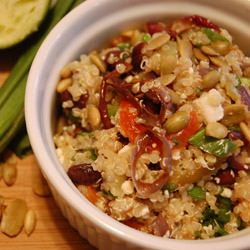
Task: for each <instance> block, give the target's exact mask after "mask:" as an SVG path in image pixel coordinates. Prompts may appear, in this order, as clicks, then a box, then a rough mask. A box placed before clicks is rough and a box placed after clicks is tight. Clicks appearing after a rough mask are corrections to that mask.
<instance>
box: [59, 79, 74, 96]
mask: <svg viewBox="0 0 250 250" xmlns="http://www.w3.org/2000/svg"><path fill="white" fill-rule="evenodd" d="M71 84H72V79H71V78H65V79H62V80H60V81H59V83H58V84H57V87H56V91H57V92H58V93H62V92H64V91H65V90H66V89H67V88H68V87H69V86H70V85H71Z"/></svg>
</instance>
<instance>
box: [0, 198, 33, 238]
mask: <svg viewBox="0 0 250 250" xmlns="http://www.w3.org/2000/svg"><path fill="white" fill-rule="evenodd" d="M27 210H28V209H27V205H26V202H25V201H24V200H21V199H16V200H14V201H12V202H11V203H10V204H9V205H8V206H7V207H6V208H5V209H4V212H3V217H2V221H1V231H2V232H3V233H5V234H6V235H8V236H10V237H13V236H16V235H18V234H19V233H20V232H21V230H22V228H23V225H24V218H25V215H26V213H27Z"/></svg>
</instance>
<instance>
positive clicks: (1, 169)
mask: <svg viewBox="0 0 250 250" xmlns="http://www.w3.org/2000/svg"><path fill="white" fill-rule="evenodd" d="M2 177H3V163H0V180H1V179H2Z"/></svg>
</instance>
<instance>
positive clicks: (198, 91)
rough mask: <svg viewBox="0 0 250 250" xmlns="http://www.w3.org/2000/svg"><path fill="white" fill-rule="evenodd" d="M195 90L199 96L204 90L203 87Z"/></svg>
mask: <svg viewBox="0 0 250 250" xmlns="http://www.w3.org/2000/svg"><path fill="white" fill-rule="evenodd" d="M195 92H196V95H197V96H200V95H201V94H202V92H203V89H202V88H200V87H197V88H196V89H195Z"/></svg>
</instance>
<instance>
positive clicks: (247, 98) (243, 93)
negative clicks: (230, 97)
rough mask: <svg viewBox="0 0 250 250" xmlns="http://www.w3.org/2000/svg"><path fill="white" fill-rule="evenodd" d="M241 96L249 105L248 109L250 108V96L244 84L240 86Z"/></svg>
mask: <svg viewBox="0 0 250 250" xmlns="http://www.w3.org/2000/svg"><path fill="white" fill-rule="evenodd" d="M240 96H241V101H242V102H243V103H244V104H246V105H247V106H248V110H250V96H249V94H248V92H247V90H246V88H245V87H244V86H240Z"/></svg>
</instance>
